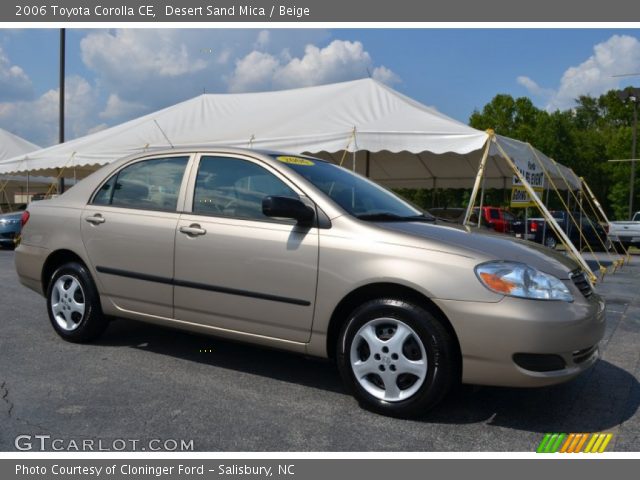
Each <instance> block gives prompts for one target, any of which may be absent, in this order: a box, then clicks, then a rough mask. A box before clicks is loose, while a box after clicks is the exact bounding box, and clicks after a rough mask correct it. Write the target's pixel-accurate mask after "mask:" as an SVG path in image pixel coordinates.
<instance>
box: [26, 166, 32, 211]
mask: <svg viewBox="0 0 640 480" xmlns="http://www.w3.org/2000/svg"><path fill="white" fill-rule="evenodd" d="M29 189H30V187H29V170H27V205H29V203H31V202H30V200H31V197H30V196H29Z"/></svg>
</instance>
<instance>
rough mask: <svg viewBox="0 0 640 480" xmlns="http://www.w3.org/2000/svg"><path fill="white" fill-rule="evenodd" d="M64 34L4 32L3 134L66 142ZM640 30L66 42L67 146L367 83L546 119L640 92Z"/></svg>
mask: <svg viewBox="0 0 640 480" xmlns="http://www.w3.org/2000/svg"><path fill="white" fill-rule="evenodd" d="M58 36H59V31H58V30H57V29H21V30H0V128H4V129H6V130H9V131H11V132H13V133H16V134H17V135H20V136H23V137H25V138H27V139H28V140H30V141H33V142H35V143H38V144H40V145H49V144H51V143H54V142H55V141H56V139H57V88H58ZM622 73H640V30H622V29H333V30H328V29H304V30H302V29H297V30H289V29H287V30H283V29H273V30H260V29H218V30H213V29H191V30H187V29H185V30H163V29H145V30H131V29H125V30H115V29H109V30H107V29H102V30H100V29H92V30H87V29H68V30H67V78H68V80H67V82H68V84H67V92H68V97H67V112H68V117H67V122H68V124H67V132H68V138H72V137H76V136H80V135H84V134H87V133H89V132H92V131H96V130H99V129H103V128H106V127H108V126H111V125H115V124H117V123H120V122H122V121H125V120H128V119H130V118H133V117H136V116H139V115H142V114H144V113H148V112H150V111H153V110H157V109H160V108H162V107H165V106H168V105H171V104H173V103H176V102H178V101H181V100H185V99H187V98H190V97H193V96H195V95H198V94H200V93H202V92H203V91H207V92H209V93H213V92H220V93H222V92H243V91H259V90H272V89H281V88H292V87H297V86H306V85H314V84H321V83H329V82H334V81H342V80H350V79H354V78H361V77H364V76H366V75H367V74H370V75H372V76H373V77H374V78H377V79H379V80H380V81H383V82H385V83H388V84H389V85H391V86H392V87H393V88H395V89H397V90H399V91H401V92H403V93H405V94H407V95H409V96H411V97H413V98H415V99H417V100H419V101H421V102H423V103H425V104H427V105H430V106H433V107H436V108H437V109H438V110H440V111H442V112H444V113H446V114H447V115H450V116H452V117H453V118H456V119H458V120H460V121H463V122H467V120H468V118H469V115H470V114H471V113H472V111H473V110H474V108H481V107H482V106H483V105H484V104H485V103H487V102H488V101H490V100H491V98H492V97H493V96H494V95H496V94H498V93H509V94H511V95H513V96H524V95H526V96H529V97H530V98H532V100H533V101H534V103H535V104H536V105H538V106H539V107H540V108H547V109H550V110H553V109H556V108H562V109H564V108H570V107H571V105H572V99H573V98H575V97H576V96H577V95H583V94H591V95H599V94H600V93H603V92H604V91H606V90H608V89H610V88H619V87H624V86H626V85H629V84H635V85H638V84H640V76H638V77H629V78H622V79H620V78H612V75H615V74H622Z"/></svg>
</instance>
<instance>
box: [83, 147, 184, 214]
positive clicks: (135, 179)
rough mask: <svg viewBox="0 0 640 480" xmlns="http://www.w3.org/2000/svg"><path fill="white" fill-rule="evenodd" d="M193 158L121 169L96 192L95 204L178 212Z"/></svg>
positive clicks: (152, 160)
mask: <svg viewBox="0 0 640 480" xmlns="http://www.w3.org/2000/svg"><path fill="white" fill-rule="evenodd" d="M188 162H189V157H187V156H185V157H168V158H167V157H165V158H154V159H150V160H143V161H141V162H136V163H134V164H132V165H129V166H127V167H125V168H123V169H122V170H120V171H119V172H118V173H117V174H116V175H114V176H113V177H112V178H110V179H109V180H108V181H107V182H106V183H105V184H103V185H102V187H101V188H100V190H98V192H97V193H96V194H95V196H94V198H93V201H92V202H91V203H92V204H94V205H112V206H114V207H124V208H133V209H139V210H157V211H166V212H175V211H176V209H177V207H178V195H179V193H180V187H181V185H182V180H183V177H184V171H185V168H186V166H187V163H188Z"/></svg>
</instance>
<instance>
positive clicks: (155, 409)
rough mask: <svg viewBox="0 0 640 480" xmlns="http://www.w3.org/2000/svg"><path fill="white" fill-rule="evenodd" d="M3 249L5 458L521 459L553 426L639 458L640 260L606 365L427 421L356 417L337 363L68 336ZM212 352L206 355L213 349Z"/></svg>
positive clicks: (213, 345) (627, 281)
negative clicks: (30, 447)
mask: <svg viewBox="0 0 640 480" xmlns="http://www.w3.org/2000/svg"><path fill="white" fill-rule="evenodd" d="M13 255H14V254H13V252H11V251H6V250H2V251H0V286H1V288H2V290H1V292H2V293H1V294H0V299H1V301H0V322H1V327H0V450H2V451H14V450H15V446H14V439H15V438H16V436H18V435H21V434H22V435H51V436H52V437H55V438H63V439H76V440H80V439H96V440H97V439H103V440H105V441H110V440H113V439H140V440H141V441H144V440H148V439H183V440H193V445H194V447H195V450H202V451H298V450H301V451H525V452H532V451H534V450H535V448H536V446H537V445H538V444H539V442H540V441H541V439H542V436H543V434H544V433H545V432H567V433H570V432H601V431H607V432H611V433H613V434H614V438H613V440H612V442H611V444H610V446H609V448H608V451H638V450H640V415H639V414H638V406H639V404H640V385H639V383H638V380H639V379H640V361H639V360H640V256H635V257H634V258H633V260H632V263H631V264H630V265H628V266H626V267H625V268H624V269H623V270H622V272H620V273H618V274H616V275H613V276H609V277H607V279H606V281H605V282H604V283H602V284H601V285H599V286H598V290H599V292H600V293H601V294H603V295H604V296H605V297H606V299H607V302H608V303H607V333H606V337H605V340H604V342H603V345H602V347H603V356H602V360H601V361H599V362H598V364H597V365H596V366H595V368H593V369H591V370H590V371H589V372H587V373H586V374H584V375H582V376H580V377H579V378H577V379H576V380H573V381H572V382H570V383H567V384H564V385H560V386H554V387H549V388H544V389H535V390H523V389H508V388H489V387H471V386H465V387H463V388H461V390H460V391H459V392H457V393H456V394H455V395H452V396H450V397H449V398H448V399H447V400H446V401H445V402H444V403H443V404H442V405H441V406H440V407H439V408H437V409H436V410H435V411H433V412H432V413H431V414H430V415H429V416H428V417H426V418H425V419H422V420H417V421H406V420H397V419H392V418H386V417H383V416H379V415H376V414H373V413H369V412H366V411H364V410H362V409H360V408H359V407H358V405H357V403H356V402H355V401H354V400H353V398H352V397H351V396H350V395H348V394H347V393H346V392H345V391H344V390H343V387H342V385H341V383H340V380H339V377H338V374H337V371H336V369H335V368H334V366H333V365H332V364H331V363H328V362H324V361H319V360H314V359H307V358H304V357H300V356H296V355H293V354H289V353H284V352H278V351H272V350H266V349H262V348H257V347H252V346H247V345H240V344H235V343H231V342H227V341H222V340H218V339H215V338H209V337H203V336H198V335H192V334H187V333H182V332H177V331H173V330H168V329H164V328H160V327H155V326H150V325H144V324H140V323H136V322H128V321H123V320H118V321H115V322H113V323H112V324H111V325H110V327H109V329H108V330H107V333H106V334H105V335H104V337H102V338H101V340H100V341H99V342H97V343H94V344H92V345H76V344H70V343H66V342H64V341H62V340H61V339H60V338H58V336H57V335H56V334H55V333H54V331H53V329H52V328H51V327H50V325H49V322H48V319H47V315H46V309H45V303H44V300H43V299H42V298H40V297H39V296H38V295H36V294H35V293H33V292H31V291H30V290H27V289H26V288H24V287H22V286H21V285H19V283H18V280H17V277H16V275H15V272H14V269H13ZM203 350H207V351H206V352H203Z"/></svg>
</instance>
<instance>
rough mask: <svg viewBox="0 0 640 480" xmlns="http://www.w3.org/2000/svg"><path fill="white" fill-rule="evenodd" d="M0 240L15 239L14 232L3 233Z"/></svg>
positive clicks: (0, 234)
mask: <svg viewBox="0 0 640 480" xmlns="http://www.w3.org/2000/svg"><path fill="white" fill-rule="evenodd" d="M0 238H6V239H7V240H13V239H14V238H16V232H3V233H0Z"/></svg>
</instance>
